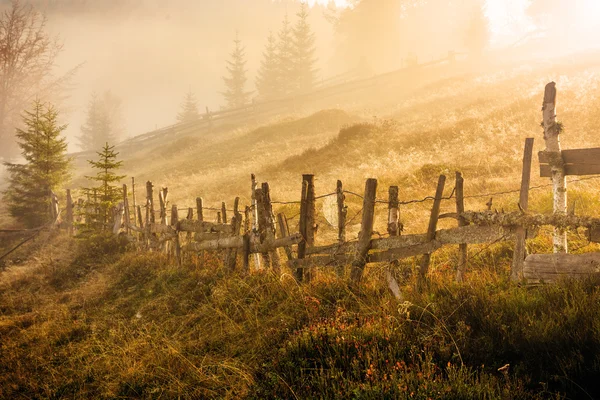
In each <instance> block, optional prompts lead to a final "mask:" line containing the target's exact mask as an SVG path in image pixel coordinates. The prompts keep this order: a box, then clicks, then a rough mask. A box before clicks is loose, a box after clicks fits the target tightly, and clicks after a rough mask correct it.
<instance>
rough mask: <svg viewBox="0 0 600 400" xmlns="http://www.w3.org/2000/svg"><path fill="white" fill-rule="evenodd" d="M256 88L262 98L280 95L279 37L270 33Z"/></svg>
mask: <svg viewBox="0 0 600 400" xmlns="http://www.w3.org/2000/svg"><path fill="white" fill-rule="evenodd" d="M256 90H257V91H258V95H259V97H260V100H263V101H264V100H272V99H275V98H278V97H279V96H280V90H279V69H278V55H277V39H276V37H275V34H273V32H270V33H269V37H268V38H267V44H266V46H265V51H264V52H263V59H262V61H261V63H260V68H259V70H258V75H257V77H256Z"/></svg>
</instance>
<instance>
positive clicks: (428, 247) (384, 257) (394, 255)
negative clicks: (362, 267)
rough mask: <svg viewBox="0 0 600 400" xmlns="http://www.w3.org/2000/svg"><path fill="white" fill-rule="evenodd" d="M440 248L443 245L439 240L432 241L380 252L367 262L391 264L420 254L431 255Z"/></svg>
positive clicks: (369, 257) (370, 257)
mask: <svg viewBox="0 0 600 400" xmlns="http://www.w3.org/2000/svg"><path fill="white" fill-rule="evenodd" d="M440 247H442V243H440V242H438V241H437V240H432V241H431V242H428V243H423V244H417V245H414V246H407V247H401V248H395V249H390V250H386V251H380V252H377V253H371V254H369V255H368V256H367V262H369V263H374V262H389V261H394V260H400V259H402V258H408V257H414V256H418V255H420V254H431V253H433V252H434V251H436V250H437V249H439V248H440Z"/></svg>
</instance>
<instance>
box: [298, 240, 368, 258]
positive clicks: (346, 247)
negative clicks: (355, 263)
mask: <svg viewBox="0 0 600 400" xmlns="http://www.w3.org/2000/svg"><path fill="white" fill-rule="evenodd" d="M357 243H358V242H356V241H354V242H345V243H335V244H329V245H327V246H314V247H311V248H309V249H306V255H313V254H340V253H347V252H354V251H356V244H357Z"/></svg>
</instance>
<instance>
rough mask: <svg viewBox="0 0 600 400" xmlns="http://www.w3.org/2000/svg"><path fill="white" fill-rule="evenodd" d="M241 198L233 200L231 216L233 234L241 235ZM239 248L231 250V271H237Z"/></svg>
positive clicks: (229, 257) (229, 264) (229, 259)
mask: <svg viewBox="0 0 600 400" xmlns="http://www.w3.org/2000/svg"><path fill="white" fill-rule="evenodd" d="M239 207H240V198H239V197H236V198H235V200H234V201H233V217H232V218H231V233H232V235H233V236H240V229H241V228H242V214H240V212H239ZM237 253H238V252H237V249H231V250H229V254H228V255H227V258H228V260H227V261H228V266H229V270H230V271H235V265H236V263H237Z"/></svg>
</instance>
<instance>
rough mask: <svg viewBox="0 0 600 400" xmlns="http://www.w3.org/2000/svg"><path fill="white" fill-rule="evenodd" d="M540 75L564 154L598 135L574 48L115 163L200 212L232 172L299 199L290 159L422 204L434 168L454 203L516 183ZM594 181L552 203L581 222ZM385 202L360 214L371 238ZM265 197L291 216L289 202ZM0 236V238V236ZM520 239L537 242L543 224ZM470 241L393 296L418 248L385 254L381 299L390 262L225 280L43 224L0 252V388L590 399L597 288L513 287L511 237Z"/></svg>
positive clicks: (223, 190) (205, 266) (592, 75)
mask: <svg viewBox="0 0 600 400" xmlns="http://www.w3.org/2000/svg"><path fill="white" fill-rule="evenodd" d="M593 61H597V60H595V59H594V60H593ZM550 80H555V81H556V82H557V87H558V118H559V120H560V121H561V122H562V123H563V125H564V128H565V130H564V133H563V134H562V145H563V147H564V148H581V147H600V127H599V124H598V121H600V94H599V93H600V92H599V91H598V86H599V83H600V63H598V62H590V59H588V58H577V57H573V58H571V59H568V60H567V59H564V60H560V61H557V62H553V63H549V62H537V63H532V64H524V65H519V66H512V67H510V68H502V69H498V70H497V71H495V70H492V71H491V72H488V73H475V72H471V73H468V74H463V75H460V76H458V77H454V78H452V79H444V80H440V81H436V82H434V83H430V84H427V85H424V86H422V87H420V88H418V89H414V90H411V91H410V92H409V93H404V94H403V95H402V96H399V98H398V99H396V100H394V99H391V98H378V109H377V113H376V114H375V113H374V112H373V111H372V109H371V108H368V109H367V108H365V107H364V106H362V107H358V106H355V107H347V108H344V110H341V109H336V108H335V107H332V108H331V109H328V110H323V111H319V112H316V113H312V114H309V115H299V116H298V117H289V118H286V119H282V120H277V121H273V122H272V123H270V124H268V125H264V126H257V127H252V128H248V127H246V128H235V129H233V128H232V129H221V130H219V131H218V132H215V134H214V135H213V136H211V137H209V138H206V137H202V135H194V134H190V135H188V136H186V137H180V138H177V139H176V140H174V141H171V142H169V143H166V144H162V145H160V146H157V147H154V148H143V149H138V151H136V152H135V153H132V154H127V155H125V154H124V156H125V157H124V161H125V168H124V172H125V173H126V174H127V175H128V176H135V177H136V180H137V182H138V184H139V187H142V186H143V185H142V183H143V182H145V181H146V180H152V181H153V182H154V184H155V186H156V187H160V186H168V187H169V193H170V201H171V202H172V203H174V204H177V205H178V206H179V207H180V208H183V207H188V206H189V207H191V206H193V205H194V204H195V198H196V197H197V196H201V197H203V198H204V202H205V205H206V206H220V203H221V201H226V202H227V203H228V204H231V203H232V202H233V199H234V197H235V196H240V197H241V199H242V204H248V201H249V194H250V174H251V173H255V174H256V175H257V178H258V180H259V182H265V181H266V182H269V184H270V187H271V195H272V198H273V200H275V201H290V200H292V201H295V200H299V196H300V186H301V174H303V173H314V174H315V176H316V190H317V195H319V194H325V193H330V192H333V191H335V185H336V180H338V179H340V180H342V181H343V183H344V188H345V189H347V190H350V191H353V192H357V193H362V191H363V189H364V182H365V180H366V179H367V178H377V179H378V182H379V187H378V198H381V199H385V198H387V188H388V187H389V186H390V185H398V186H399V187H400V200H401V201H402V200H411V199H421V198H423V197H425V196H430V195H433V194H434V191H435V185H436V182H437V179H438V176H439V175H440V174H442V173H443V174H446V175H447V176H448V178H449V180H448V183H447V187H446V193H445V195H449V194H450V191H451V190H452V187H453V177H454V173H455V171H461V172H462V173H463V175H464V177H465V195H466V196H474V195H479V194H485V193H492V192H503V191H511V190H514V189H518V187H519V183H520V173H521V158H522V152H523V144H524V140H525V138H527V137H535V139H536V142H535V148H534V151H535V152H537V151H539V150H542V149H543V148H544V144H543V137H542V129H541V128H540V121H541V102H542V95H543V88H544V85H545V84H546V83H547V82H549V81H550ZM375 95H376V94H374V96H375ZM365 101H368V100H365ZM374 114H375V115H374ZM537 168H538V165H537V161H534V173H533V181H532V185H533V186H538V185H543V184H547V183H548V181H547V180H544V179H541V178H539V174H538V173H537V171H538V170H537ZM82 182H83V181H82V179H81V178H77V179H76V180H75V183H77V184H81V183H82ZM599 189H600V180H594V179H590V180H585V181H580V182H574V183H572V184H571V186H570V188H569V206H570V208H572V207H575V212H576V213H578V214H589V215H598V212H599V210H600V199H599V197H598V196H599V192H600V190H599ZM531 196H532V198H531V200H530V209H531V210H534V211H536V212H550V211H551V208H552V204H551V202H552V197H551V191H550V188H542V189H539V190H533V191H532V192H531ZM141 197H142V195H141V193H140V192H138V199H139V198H141ZM517 199H518V194H516V193H511V194H507V195H496V196H494V205H493V207H494V208H497V209H498V210H502V209H504V210H507V211H508V210H515V209H516V208H517ZM488 200H489V198H488V197H486V196H484V197H475V198H468V199H467V204H466V208H467V209H470V210H482V209H484V208H485V203H486V202H487V201H488ZM327 202H328V200H326V199H321V200H319V202H318V204H317V206H318V210H317V211H318V223H319V233H318V241H320V242H323V243H324V242H330V241H331V240H332V238H333V237H334V234H335V229H334V228H333V227H332V226H330V225H329V224H328V222H327V220H326V218H325V217H324V214H326V213H327V208H328V207H329V205H328V203H327ZM347 202H348V205H349V216H350V217H351V216H353V215H354V214H355V212H356V211H358V210H359V209H360V207H361V200H360V199H359V198H356V197H353V196H351V195H348V196H347ZM430 206H431V203H430V202H424V203H417V204H411V205H407V206H402V207H401V219H402V222H403V223H404V226H405V232H407V233H422V232H423V231H424V229H425V226H426V223H427V218H428V215H429V211H430V210H429V208H430ZM385 207H386V206H385V205H384V204H379V205H378V208H377V211H376V219H375V222H376V226H375V230H376V231H379V232H385V224H386V208H385ZM323 210H325V211H323ZM275 211H276V212H284V213H286V215H287V216H288V217H289V218H291V219H292V222H290V225H291V228H294V227H295V222H294V220H293V218H292V217H294V216H295V215H297V213H298V206H297V205H296V204H291V205H281V206H278V207H277V208H276V210H275ZM450 211H454V202H453V201H446V202H444V203H443V209H442V212H450ZM1 214H4V213H1ZM214 217H215V216H214V215H212V214H210V213H207V215H206V218H207V219H210V218H214ZM0 222H1V224H0V225H2V226H6V224H10V221H8V220H6V219H2V220H0ZM359 223H360V221H359V220H358V219H357V220H355V221H353V222H352V224H351V225H350V226H349V233H348V236H349V237H353V236H354V235H356V233H357V232H358V228H359V225H358V224H359ZM451 224H452V222H449V221H443V223H442V225H448V226H450V225H451ZM570 240H571V243H572V246H573V249H574V251H575V252H583V251H595V250H598V247H597V246H596V245H593V244H589V243H588V242H587V241H586V240H585V238H582V237H581V236H580V235H579V234H578V233H577V232H571V233H570ZM8 246H9V242H8V241H5V240H4V239H3V245H2V246H0V247H8ZM528 247H529V250H530V251H531V252H548V251H549V250H550V248H551V244H550V236H549V235H548V234H545V235H542V236H540V237H539V238H537V239H535V240H532V241H530V242H529V243H528ZM470 252H471V257H470V265H469V269H468V274H467V279H466V281H467V282H466V283H465V284H462V285H459V284H456V283H454V282H453V277H454V269H455V267H456V257H457V255H456V249H455V248H447V249H444V250H443V251H440V252H437V253H435V256H434V258H433V265H432V271H431V274H432V283H431V287H430V288H429V290H428V291H427V292H425V293H417V292H415V291H413V289H412V287H413V285H412V279H413V277H412V275H411V271H412V270H413V268H414V266H415V260H406V261H403V262H401V263H400V265H399V267H398V275H399V277H400V279H401V284H402V285H403V289H404V291H405V300H406V301H405V302H398V301H397V300H396V299H395V298H394V297H393V296H392V295H391V294H390V293H388V291H387V288H386V285H385V282H384V280H383V271H384V270H385V268H387V267H388V265H373V266H370V267H368V268H367V276H366V279H365V282H364V285H363V286H362V287H361V289H360V290H358V291H357V290H355V289H352V288H349V287H348V285H347V282H345V281H344V280H343V279H340V278H339V277H337V276H336V275H335V274H334V273H332V272H331V271H326V270H322V271H320V272H319V276H318V278H317V279H316V280H315V281H313V282H312V283H311V284H309V285H299V284H297V283H296V282H295V281H294V280H293V278H292V276H291V275H290V273H289V271H285V273H284V274H283V275H282V276H273V275H272V274H271V273H269V272H266V271H262V272H254V273H252V274H250V276H243V275H241V274H238V273H234V274H231V273H228V272H227V271H226V270H225V269H224V268H223V266H222V264H221V260H220V259H219V257H218V256H217V255H214V256H211V255H208V254H205V255H203V256H202V257H193V258H191V259H188V260H186V261H185V263H184V265H183V266H181V267H178V266H175V265H173V263H172V262H171V261H169V260H168V259H166V258H165V257H163V256H162V255H160V254H156V253H141V252H138V251H136V250H135V249H132V248H130V247H129V246H128V245H127V244H126V243H124V242H122V241H121V240H120V239H119V238H114V237H103V236H98V237H93V238H90V239H86V240H78V239H72V238H68V237H66V236H65V235H62V234H53V235H49V234H45V233H44V234H41V235H40V236H39V237H38V238H36V239H35V240H34V241H33V242H32V243H30V244H28V245H27V246H24V247H23V248H21V249H19V250H18V251H16V252H15V253H14V254H12V255H11V257H10V258H9V259H8V260H7V261H5V262H4V264H2V266H1V268H2V270H1V272H0V360H1V361H0V398H6V399H9V398H10V399H18V398H23V399H32V398H43V399H62V398H98V399H125V398H143V399H177V398H182V399H183V398H189V399H201V398H231V399H234V398H250V399H265V398H280V399H300V398H307V399H308V398H311V399H312V398H315V399H317V398H323V399H325V398H326V399H329V398H339V399H342V398H356V399H381V398H389V399H396V398H406V399H408V398H411V399H429V398H452V399H512V398H515V399H546V398H555V399H559V398H560V399H573V398H596V397H597V396H600V385H599V383H598V382H597V376H598V374H600V333H599V332H600V322H599V321H600V291H599V290H598V285H597V283H598V282H597V281H594V280H592V279H590V280H587V281H584V282H567V281H565V282H560V283H558V284H556V285H546V286H540V287H526V286H521V285H516V284H514V283H511V282H510V281H509V279H508V269H509V266H510V262H511V259H512V244H511V243H498V244H493V245H486V246H471V247H470ZM506 364H509V365H510V366H509V367H507V369H502V370H500V371H499V368H501V367H503V366H504V365H506Z"/></svg>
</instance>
